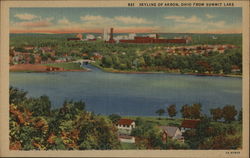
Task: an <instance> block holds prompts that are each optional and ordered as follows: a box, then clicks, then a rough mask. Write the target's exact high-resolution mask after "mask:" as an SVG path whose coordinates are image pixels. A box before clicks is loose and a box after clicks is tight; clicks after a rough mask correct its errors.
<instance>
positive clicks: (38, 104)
mask: <svg viewBox="0 0 250 158" xmlns="http://www.w3.org/2000/svg"><path fill="white" fill-rule="evenodd" d="M26 95H27V93H26V92H24V91H22V90H18V89H16V88H12V87H11V88H10V120H9V126H10V132H9V134H10V149H11V150H87V149H95V150H104V149H105V150H107V149H119V148H120V142H119V141H118V138H117V129H116V128H115V127H114V125H113V124H112V122H111V121H110V120H109V119H105V118H103V117H100V116H97V115H95V114H93V113H91V112H88V111H86V110H85V103H84V102H82V101H78V102H73V101H65V102H64V103H63V106H62V107H61V108H59V109H53V110H52V109H51V102H50V100H49V98H48V97H47V96H41V97H39V98H28V97H27V96H26Z"/></svg>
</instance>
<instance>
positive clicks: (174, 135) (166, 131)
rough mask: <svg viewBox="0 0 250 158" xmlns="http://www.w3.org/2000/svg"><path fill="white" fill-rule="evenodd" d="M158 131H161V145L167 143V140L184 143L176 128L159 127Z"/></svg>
mask: <svg viewBox="0 0 250 158" xmlns="http://www.w3.org/2000/svg"><path fill="white" fill-rule="evenodd" d="M160 129H161V130H162V132H163V133H162V141H163V143H166V142H167V139H168V138H170V139H175V140H178V141H180V142H184V137H183V136H182V133H181V131H180V129H179V128H178V127H174V126H160Z"/></svg>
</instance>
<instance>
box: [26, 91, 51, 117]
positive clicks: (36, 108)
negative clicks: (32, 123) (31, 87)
mask: <svg viewBox="0 0 250 158" xmlns="http://www.w3.org/2000/svg"><path fill="white" fill-rule="evenodd" d="M25 106H26V107H27V108H28V109H29V110H30V111H31V112H32V113H33V115H34V116H49V115H50V110H51V102H50V100H49V97H48V96H45V95H43V96H41V97H40V98H30V99H27V100H26V101H25Z"/></svg>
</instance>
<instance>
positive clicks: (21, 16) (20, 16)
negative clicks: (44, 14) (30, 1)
mask: <svg viewBox="0 0 250 158" xmlns="http://www.w3.org/2000/svg"><path fill="white" fill-rule="evenodd" d="M15 17H16V18H18V19H21V20H32V19H35V18H38V16H36V15H33V14H28V13H24V14H16V15H15Z"/></svg>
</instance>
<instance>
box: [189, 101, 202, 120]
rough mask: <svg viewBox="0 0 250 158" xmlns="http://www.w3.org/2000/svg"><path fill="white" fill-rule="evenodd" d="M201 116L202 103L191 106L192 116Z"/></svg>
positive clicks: (197, 117) (195, 117) (196, 117)
mask: <svg viewBox="0 0 250 158" xmlns="http://www.w3.org/2000/svg"><path fill="white" fill-rule="evenodd" d="M200 117H201V104H193V105H192V106H191V118H194V119H199V118H200Z"/></svg>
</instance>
